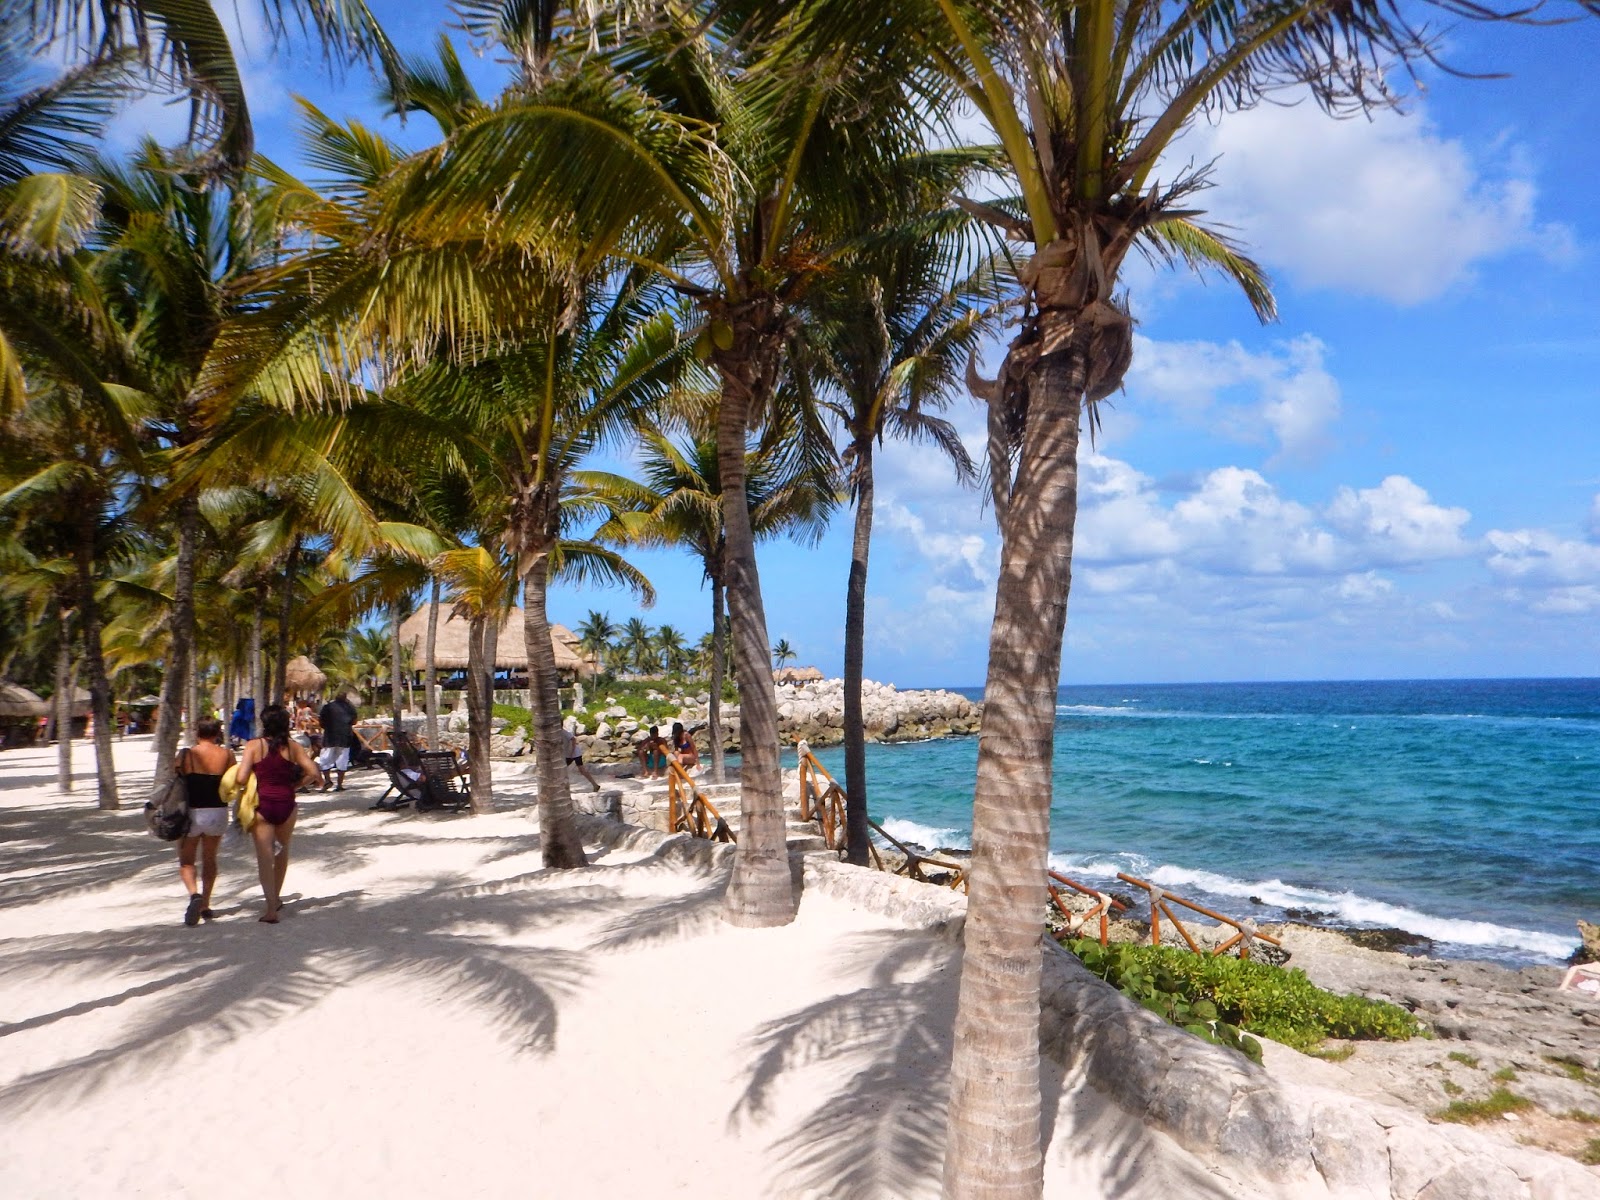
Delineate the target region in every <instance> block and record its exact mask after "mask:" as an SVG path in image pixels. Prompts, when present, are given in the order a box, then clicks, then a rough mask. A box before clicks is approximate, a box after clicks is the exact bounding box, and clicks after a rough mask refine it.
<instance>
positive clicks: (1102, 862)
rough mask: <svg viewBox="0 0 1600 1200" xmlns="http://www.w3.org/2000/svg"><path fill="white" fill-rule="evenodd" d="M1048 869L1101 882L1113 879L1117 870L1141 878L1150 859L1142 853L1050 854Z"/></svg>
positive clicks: (1148, 866)
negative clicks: (1088, 877)
mask: <svg viewBox="0 0 1600 1200" xmlns="http://www.w3.org/2000/svg"><path fill="white" fill-rule="evenodd" d="M1050 869H1051V870H1052V871H1059V872H1060V873H1061V874H1063V875H1070V876H1072V877H1074V878H1077V877H1078V876H1080V875H1083V876H1090V877H1093V878H1097V879H1099V880H1100V881H1101V882H1102V883H1103V882H1105V881H1106V880H1108V879H1115V878H1116V877H1117V873H1118V872H1119V871H1121V872H1124V873H1126V874H1128V875H1137V876H1140V877H1141V878H1142V877H1143V876H1144V874H1145V873H1146V872H1148V871H1149V870H1150V860H1149V859H1148V858H1146V857H1145V856H1144V855H1142V854H1133V853H1131V852H1119V853H1115V854H1052V855H1051V856H1050Z"/></svg>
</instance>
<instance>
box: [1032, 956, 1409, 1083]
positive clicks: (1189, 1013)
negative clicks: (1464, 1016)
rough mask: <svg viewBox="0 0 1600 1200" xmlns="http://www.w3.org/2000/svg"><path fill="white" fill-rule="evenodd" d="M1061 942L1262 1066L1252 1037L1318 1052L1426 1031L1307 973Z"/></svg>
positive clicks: (1102, 972) (1397, 1012) (1124, 987)
mask: <svg viewBox="0 0 1600 1200" xmlns="http://www.w3.org/2000/svg"><path fill="white" fill-rule="evenodd" d="M1062 944H1063V945H1064V946H1065V947H1066V948H1067V949H1068V950H1070V951H1071V952H1072V953H1073V954H1075V955H1077V956H1078V958H1079V959H1080V960H1081V961H1082V962H1083V965H1084V966H1086V967H1088V968H1089V970H1091V971H1092V972H1094V973H1095V974H1096V975H1098V976H1100V978H1102V979H1104V980H1105V981H1106V982H1107V983H1110V984H1111V985H1112V986H1113V987H1115V988H1117V989H1118V990H1119V991H1121V992H1123V993H1124V994H1125V995H1128V996H1131V997H1132V998H1133V999H1135V1000H1137V1001H1139V1003H1141V1004H1143V1005H1144V1006H1145V1007H1146V1008H1148V1009H1150V1010H1151V1011H1152V1012H1157V1013H1160V1014H1161V1015H1162V1016H1163V1017H1166V1018H1167V1019H1168V1020H1169V1021H1172V1022H1173V1023H1174V1024H1176V1025H1181V1026H1183V1027H1184V1028H1185V1029H1187V1030H1189V1032H1191V1033H1194V1034H1196V1035H1197V1036H1200V1037H1204V1038H1206V1040H1208V1041H1214V1042H1218V1043H1220V1044H1223V1045H1230V1046H1232V1047H1233V1048H1234V1049H1236V1050H1238V1051H1240V1053H1242V1054H1244V1055H1246V1056H1247V1057H1249V1058H1251V1059H1253V1060H1255V1061H1257V1062H1259V1061H1260V1059H1261V1048H1260V1046H1259V1044H1257V1043H1256V1042H1255V1041H1254V1039H1252V1038H1250V1037H1247V1036H1245V1034H1246V1033H1258V1034H1261V1035H1262V1036H1263V1037H1269V1038H1271V1039H1272V1040H1273V1041H1275V1042H1281V1043H1283V1044H1284V1045H1286V1046H1292V1047H1293V1048H1294V1049H1296V1050H1313V1049H1316V1048H1317V1047H1318V1046H1320V1045H1321V1043H1322V1041H1323V1039H1324V1038H1330V1037H1337V1038H1347V1039H1351V1040H1365V1039H1385V1040H1390V1041H1402V1040H1404V1039H1406V1038H1412V1037H1417V1036H1419V1035H1421V1034H1422V1033H1423V1028H1422V1026H1421V1025H1420V1024H1418V1022H1417V1019H1416V1018H1415V1017H1413V1016H1412V1015H1411V1014H1410V1013H1408V1012H1407V1011H1406V1010H1405V1009H1403V1008H1400V1007H1398V1006H1397V1005H1393V1004H1386V1003H1384V1002H1383V1001H1380V1000H1368V999H1366V998H1364V997H1362V996H1339V995H1335V994H1334V993H1332V992H1325V991H1323V990H1322V989H1321V988H1319V987H1317V986H1315V985H1314V984H1313V983H1312V982H1311V981H1310V980H1309V979H1307V978H1306V976H1305V972H1304V971H1300V970H1288V971H1286V970H1283V969H1282V968H1281V967H1274V966H1271V965H1269V964H1267V963H1261V962H1251V961H1246V960H1240V959H1237V958H1231V957H1227V956H1217V955H1209V954H1194V953H1191V952H1190V951H1188V950H1179V949H1176V948H1174V947H1169V946H1131V945H1114V946H1109V947H1102V946H1101V945H1100V944H1099V943H1098V942H1095V941H1091V940H1088V939H1075V940H1069V941H1066V942H1063V943H1062Z"/></svg>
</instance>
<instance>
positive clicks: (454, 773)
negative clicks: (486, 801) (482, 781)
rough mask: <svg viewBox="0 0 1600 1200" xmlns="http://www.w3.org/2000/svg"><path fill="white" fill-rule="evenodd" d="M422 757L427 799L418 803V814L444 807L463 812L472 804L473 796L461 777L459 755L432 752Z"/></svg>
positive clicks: (423, 780) (426, 752)
mask: <svg viewBox="0 0 1600 1200" xmlns="http://www.w3.org/2000/svg"><path fill="white" fill-rule="evenodd" d="M419 757H420V758H421V760H422V784H423V789H424V793H425V794H424V796H423V798H422V799H419V800H417V801H415V807H416V810H417V811H418V812H427V811H428V810H430V809H435V808H442V809H446V810H447V811H450V812H460V811H461V810H462V809H465V808H468V807H470V806H471V804H472V793H471V792H470V791H468V790H467V786H466V781H465V780H464V779H463V778H462V775H461V766H460V764H459V763H457V762H456V756H455V755H454V754H452V753H451V752H450V751H448V750H428V751H424V752H423V753H422V754H421V755H419Z"/></svg>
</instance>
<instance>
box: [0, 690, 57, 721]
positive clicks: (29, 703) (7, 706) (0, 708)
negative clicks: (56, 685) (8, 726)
mask: <svg viewBox="0 0 1600 1200" xmlns="http://www.w3.org/2000/svg"><path fill="white" fill-rule="evenodd" d="M49 712H50V701H48V700H42V699H40V698H39V696H38V695H37V694H36V693H34V692H30V691H29V690H28V689H27V688H25V687H23V686H22V685H21V684H20V683H0V717H42V716H45V715H47V714H48V713H49Z"/></svg>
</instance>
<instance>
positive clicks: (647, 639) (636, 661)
mask: <svg viewBox="0 0 1600 1200" xmlns="http://www.w3.org/2000/svg"><path fill="white" fill-rule="evenodd" d="M655 640H656V635H655V631H654V630H652V629H651V628H650V626H648V625H646V624H645V623H644V621H643V620H642V619H641V618H639V617H629V618H628V619H627V620H626V621H625V622H623V625H622V635H621V646H622V650H623V653H625V654H626V655H627V656H628V662H629V663H630V664H631V665H632V667H633V669H634V670H635V671H637V672H639V673H640V674H641V675H643V674H647V673H649V671H650V670H651V665H652V660H653V659H654V658H655Z"/></svg>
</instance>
